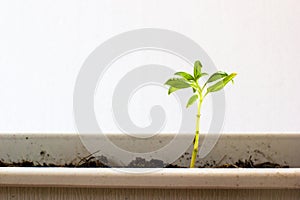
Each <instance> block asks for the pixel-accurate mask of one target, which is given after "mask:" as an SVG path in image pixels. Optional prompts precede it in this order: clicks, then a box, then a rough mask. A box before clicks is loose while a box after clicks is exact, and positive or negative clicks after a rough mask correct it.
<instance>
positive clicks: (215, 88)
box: [207, 73, 236, 93]
mask: <svg viewBox="0 0 300 200" xmlns="http://www.w3.org/2000/svg"><path fill="white" fill-rule="evenodd" d="M235 76H236V73H232V74H230V75H229V76H226V77H225V78H224V79H223V80H221V81H219V82H217V83H216V84H214V85H212V86H210V87H208V88H207V93H209V92H216V91H219V90H221V89H222V88H223V87H225V85H226V84H227V83H228V82H230V81H231V80H232V79H233V78H234V77H235Z"/></svg>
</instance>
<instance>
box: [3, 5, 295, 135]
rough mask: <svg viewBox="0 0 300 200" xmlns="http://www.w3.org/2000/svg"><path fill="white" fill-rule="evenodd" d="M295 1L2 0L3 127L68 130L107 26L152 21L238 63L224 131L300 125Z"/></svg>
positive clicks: (229, 64)
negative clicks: (81, 77) (80, 76)
mask: <svg viewBox="0 0 300 200" xmlns="http://www.w3.org/2000/svg"><path fill="white" fill-rule="evenodd" d="M299 8H300V2H299V1H297V0H284V1H283V0H272V1H261V0H253V1H238V0H228V1H226V2H225V1H220V0H212V1H208V0H207V1H197V0H191V1H185V2H184V3H183V2H182V1H179V0H177V1H174V0H172V1H171V0H167V1H158V0H155V1H138V0H130V1H122V0H114V1H110V0H106V1H96V0H90V1H85V2H82V1H37V0H35V1H29V0H28V1H21V0H20V1H17V0H14V1H1V2H0V131H1V132H74V130H75V128H74V122H73V111H72V109H73V108H72V94H73V87H74V83H75V79H76V76H77V73H78V72H79V69H80V67H81V64H82V62H83V61H84V60H85V58H86V57H87V56H88V55H89V53H90V52H91V51H92V50H93V49H94V48H96V47H97V46H98V45H99V44H101V43H102V42H103V41H105V40H107V39H108V38H110V37H112V36H113V35H116V34H119V33H121V32H124V31H128V30H132V29H136V28H143V27H157V28H165V29H170V30H174V31H177V32H180V33H182V34H185V35H186V36H188V37H190V38H191V39H193V40H195V41H196V42H198V43H199V44H200V45H201V46H202V47H203V48H204V49H205V50H206V52H207V53H208V55H209V56H210V57H211V58H212V60H213V61H214V62H215V64H216V65H217V66H219V68H220V69H223V70H225V71H236V72H237V73H238V76H237V78H236V84H235V85H234V86H233V87H228V89H226V97H227V98H226V110H227V113H226V121H225V123H224V129H223V131H224V132H239V133H241V132H299V130H300V123H299V119H300V118H299V116H298V115H299V113H298V111H299V110H300V95H299V93H298V92H297V91H298V89H297V88H298V87H299V84H300V79H299V77H298V75H299V72H300V68H299V64H300V57H299V55H298V54H299V47H300V38H299V35H300V18H299V12H298V11H299ZM208 110H209V109H208V107H207V108H205V109H204V110H203V112H204V113H205V112H206V111H208ZM104 114H107V113H104ZM174 116H176V114H174ZM139 123H140V122H139ZM144 123H146V124H147V121H146V122H144ZM204 124H205V123H204ZM205 126H208V125H205ZM205 126H204V127H203V130H206V129H207V127H205ZM116 131H117V130H116ZM166 131H170V132H174V131H176V130H166Z"/></svg>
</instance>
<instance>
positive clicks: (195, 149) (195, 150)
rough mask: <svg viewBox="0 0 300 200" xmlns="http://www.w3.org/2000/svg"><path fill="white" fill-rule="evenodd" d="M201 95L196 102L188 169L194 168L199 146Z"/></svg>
mask: <svg viewBox="0 0 300 200" xmlns="http://www.w3.org/2000/svg"><path fill="white" fill-rule="evenodd" d="M202 100H203V99H202V95H201V93H200V100H199V102H198V111H197V119H196V134H195V138H194V149H193V153H192V158H191V163H190V168H194V167H195V162H196V159H197V154H198V146H199V131H200V114H201V105H202Z"/></svg>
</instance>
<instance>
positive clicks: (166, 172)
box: [0, 133, 300, 199]
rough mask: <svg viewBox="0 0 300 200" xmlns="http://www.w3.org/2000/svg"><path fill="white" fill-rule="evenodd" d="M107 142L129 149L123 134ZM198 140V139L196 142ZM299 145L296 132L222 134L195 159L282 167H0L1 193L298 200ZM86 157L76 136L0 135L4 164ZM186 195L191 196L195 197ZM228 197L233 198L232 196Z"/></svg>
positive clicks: (186, 162)
mask: <svg viewBox="0 0 300 200" xmlns="http://www.w3.org/2000/svg"><path fill="white" fill-rule="evenodd" d="M170 137H173V134H164V135H162V136H160V137H158V138H157V142H153V141H152V142H151V143H149V144H147V142H146V143H145V146H144V147H145V148H146V147H147V145H149V146H151V147H152V146H155V145H156V144H159V143H160V144H161V143H164V141H167V140H168V139H170ZM183 137H184V136H183ZM110 139H111V140H112V141H113V142H115V143H117V144H119V145H120V146H122V145H123V146H124V145H125V146H129V147H130V146H134V140H128V139H126V138H125V137H124V135H123V134H112V136H110ZM203 139H204V138H203V136H202V137H201V138H200V140H201V141H203ZM299 146H300V134H296V133H288V134H286V133H285V134H279V133H276V134H270V133H254V134H252V133H251V134H244V133H243V134H222V135H221V136H220V138H219V140H218V142H217V144H216V145H215V146H214V148H213V150H212V151H211V152H210V153H209V154H208V155H207V156H206V157H205V158H203V159H201V160H198V162H197V165H198V166H213V165H221V164H224V163H229V164H230V163H235V162H237V161H238V160H245V159H248V158H249V157H250V156H251V157H252V160H253V161H254V162H255V163H261V162H274V163H278V164H281V165H288V166H289V168H264V169H257V168H255V169H253V168H251V169H247V168H231V169H226V168H194V169H187V168H157V169H155V170H150V171H149V172H147V173H129V172H128V171H126V169H124V168H123V169H122V170H119V169H115V168H52V167H47V168H41V167H33V168H32V167H1V168H0V186H1V187H2V189H1V190H3V188H7V187H8V188H17V187H20V186H22V187H30V188H36V192H37V191H38V190H39V189H38V188H39V187H41V186H42V187H49V188H50V187H55V188H58V187H73V188H74V190H75V189H76V188H86V187H88V188H102V189H103V188H110V189H111V190H114V191H119V190H120V191H123V192H124V188H135V189H144V190H145V189H146V190H153V189H154V188H157V189H164V190H165V193H164V194H165V195H166V194H170V195H171V193H168V192H167V191H168V189H170V190H171V191H175V192H176V191H177V192H176V194H177V195H179V196H177V197H180V195H186V191H185V193H184V192H183V193H182V191H183V190H182V189H188V190H191V191H192V189H198V190H202V189H211V190H210V191H211V192H212V193H215V194H216V192H217V190H219V189H222V190H224V189H227V190H232V189H244V190H240V192H245V189H247V190H257V189H260V192H263V191H265V193H264V194H260V195H265V194H267V193H269V192H270V191H269V189H276V191H277V192H278V194H279V193H280V194H284V195H288V197H287V198H286V199H297V198H298V197H299V196H300V193H299V189H300V168H299V167H300V156H299V155H298V150H299ZM191 149H192V146H190V147H189V149H187V150H186V152H185V153H183V154H182V156H181V157H180V158H178V160H176V161H175V162H174V163H173V164H176V165H178V166H183V167H184V166H185V167H187V166H188V165H189V159H188V157H189V153H190V152H191ZM88 155H90V153H89V152H88V151H87V150H86V148H85V147H84V145H83V144H82V142H81V140H80V137H79V136H78V135H77V134H57V133H55V134H20V133H18V134H0V160H1V161H2V162H4V163H14V162H21V161H24V160H26V161H33V162H35V163H45V164H51V163H52V164H56V165H63V164H66V163H73V164H76V163H78V162H79V161H80V160H81V159H82V158H84V157H86V156H88ZM112 188H114V189H112ZM118 188H123V189H118ZM131 190H132V189H131ZM5 191H6V193H7V195H9V194H11V192H12V190H11V189H6V190H3V191H2V192H4V193H5ZM24 191H25V190H24ZM180 191H181V192H180ZM191 191H190V192H191ZM206 191H207V190H206ZM86 192H88V191H86ZM4 193H3V194H4ZM192 193H193V194H191V195H192V196H193V195H197V194H198V193H197V192H196V193H197V194H196V193H195V194H194V192H192ZM204 193H205V194H204ZM204 193H203V195H211V194H209V192H204ZM136 194H138V192H137V193H136ZM28 195H30V194H28ZM48 195H51V194H48ZM256 195H258V193H256ZM234 196H236V195H234ZM236 197H238V195H237V196H236ZM170 198H171V197H170ZM228 198H229V196H228ZM275 198H276V197H275ZM224 199H225V198H224ZM232 199H235V198H233V196H232ZM266 199H267V198H266ZM270 199H271V198H270Z"/></svg>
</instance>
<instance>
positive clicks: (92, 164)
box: [0, 156, 289, 168]
mask: <svg viewBox="0 0 300 200" xmlns="http://www.w3.org/2000/svg"><path fill="white" fill-rule="evenodd" d="M102 160H103V159H102ZM104 162H105V161H104ZM104 162H103V161H100V160H99V159H98V158H96V157H94V156H88V157H85V158H82V159H81V160H80V161H79V162H78V163H77V164H65V165H56V164H46V163H42V164H41V163H38V162H33V161H22V162H13V163H5V162H2V161H1V160H0V167H69V168H109V167H110V166H108V165H106V164H104ZM160 162H161V161H157V160H151V161H145V160H144V159H142V158H137V159H136V160H135V161H133V162H131V163H130V164H129V166H128V167H137V168H139V167H140V168H141V167H148V168H151V167H157V166H160V165H163V163H160ZM165 168H186V167H181V166H178V165H173V164H169V165H166V166H165ZM200 168H289V166H287V165H280V164H278V163H271V162H264V163H254V162H253V161H252V159H251V157H250V158H249V159H246V160H244V161H242V160H239V161H238V162H236V163H234V164H224V165H219V166H208V165H205V166H202V167H200Z"/></svg>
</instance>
